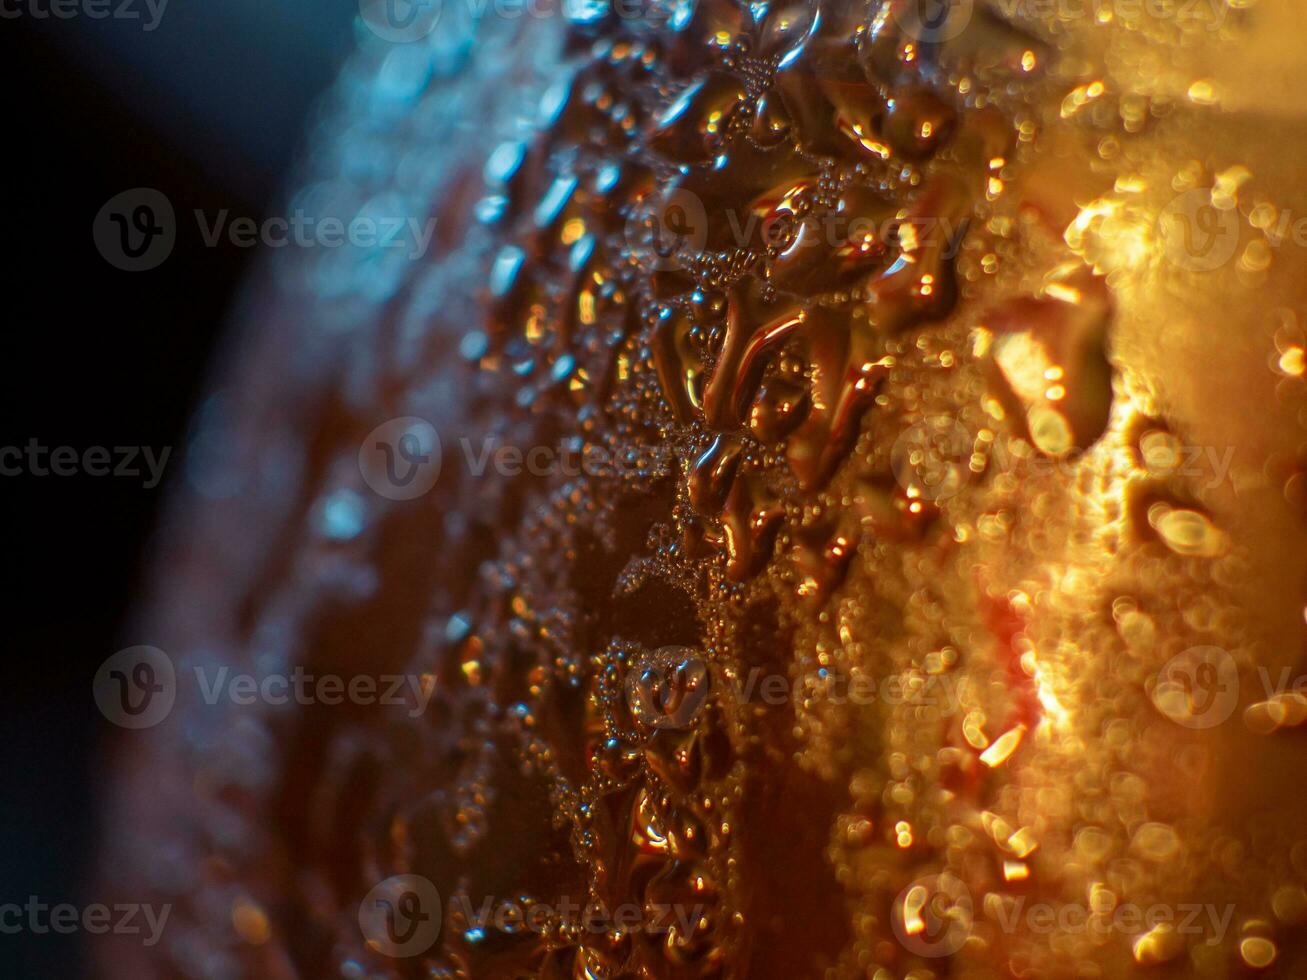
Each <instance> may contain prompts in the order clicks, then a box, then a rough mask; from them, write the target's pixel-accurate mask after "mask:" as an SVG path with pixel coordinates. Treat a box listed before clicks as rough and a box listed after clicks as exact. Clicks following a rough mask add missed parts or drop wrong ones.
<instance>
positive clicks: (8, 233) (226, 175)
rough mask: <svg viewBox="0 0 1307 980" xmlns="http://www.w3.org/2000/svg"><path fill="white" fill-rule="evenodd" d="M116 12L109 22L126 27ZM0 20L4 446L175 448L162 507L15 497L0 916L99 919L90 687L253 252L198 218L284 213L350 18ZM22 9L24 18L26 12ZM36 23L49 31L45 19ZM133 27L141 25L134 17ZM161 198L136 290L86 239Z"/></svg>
mask: <svg viewBox="0 0 1307 980" xmlns="http://www.w3.org/2000/svg"><path fill="white" fill-rule="evenodd" d="M119 2H120V0H112V4H111V6H114V7H116V6H117V4H118V3H119ZM28 3H29V0H0V7H2V8H3V9H4V10H5V11H7V12H12V11H14V10H22V11H24V12H25V13H24V15H23V16H20V17H17V18H14V19H0V80H2V81H3V85H4V92H5V99H4V111H3V116H0V120H2V122H0V125H2V126H3V130H4V138H3V146H4V149H3V150H0V187H2V188H3V190H2V191H0V193H2V194H3V201H4V209H3V219H4V220H3V226H2V227H3V237H2V238H0V241H2V242H3V245H0V248H2V249H3V258H4V264H3V275H2V276H0V283H2V284H3V287H2V288H3V293H2V294H0V323H2V324H3V327H2V328H0V363H2V364H4V366H5V367H6V368H7V370H6V371H5V380H4V381H3V383H2V384H0V447H5V446H25V445H26V444H27V443H28V442H29V440H31V439H33V438H35V439H36V440H37V441H38V442H39V443H40V444H41V445H43V446H47V447H50V448H54V447H58V446H72V447H74V448H75V449H77V450H78V453H79V457H80V454H81V452H82V451H83V450H85V449H86V448H88V447H91V446H107V447H113V446H122V445H131V446H150V447H153V448H154V449H155V450H156V452H157V451H158V450H161V449H162V448H163V447H166V446H170V447H172V450H173V452H172V455H171V456H170V457H169V460H168V467H167V470H166V475H165V478H164V481H163V484H162V485H161V486H160V487H156V488H154V489H145V488H144V486H143V485H142V484H143V482H144V481H143V480H142V479H129V478H122V477H119V478H114V477H111V476H106V477H91V476H86V475H79V476H65V477H59V476H54V475H50V476H45V477H39V476H34V475H22V476H0V495H2V498H0V499H2V500H3V507H2V508H0V515H2V516H0V522H2V523H0V532H2V534H3V537H2V538H0V549H2V550H0V554H3V581H2V582H0V596H2V597H3V599H2V600H0V601H3V603H4V608H5V610H6V617H5V619H6V627H7V628H6V630H5V639H6V647H7V650H6V651H5V659H4V673H3V677H4V683H3V685H0V692H2V693H0V746H3V753H4V755H3V763H0V766H2V767H3V771H2V772H0V828H2V829H3V841H2V842H0V905H2V904H5V903H8V902H16V903H18V904H20V905H21V904H25V903H26V901H27V897H28V896H29V895H36V896H38V897H39V899H40V901H42V902H44V903H46V904H47V905H55V904H59V903H61V902H72V903H75V904H77V905H79V907H80V906H84V905H85V904H87V903H89V902H93V901H95V896H94V895H91V894H88V893H87V890H86V889H87V885H88V882H87V877H88V872H89V871H90V869H91V868H92V867H93V856H94V847H95V841H96V836H97V833H98V822H97V813H96V810H97V796H98V793H99V783H98V779H99V774H98V773H97V772H96V762H97V756H96V753H95V744H96V740H97V738H98V737H99V736H100V735H101V733H102V728H103V726H105V725H107V722H105V721H104V720H103V719H102V718H101V717H100V715H99V714H98V712H97V711H96V708H95V705H94V702H93V700H92V697H91V679H92V677H93V676H94V673H95V670H96V668H97V667H98V666H99V664H100V663H101V662H102V661H103V660H104V659H105V658H106V657H108V656H109V655H110V654H112V653H113V652H115V651H116V650H117V649H119V647H120V646H123V645H127V644H126V643H125V642H123V638H122V637H121V635H120V632H119V631H120V624H121V622H122V619H123V616H124V612H125V611H126V610H127V609H128V608H130V607H131V605H132V603H133V602H134V601H135V600H136V598H137V595H138V590H139V587H140V583H141V580H142V575H141V572H142V562H143V558H144V555H145V553H146V549H147V548H148V544H149V535H150V531H151V529H152V526H153V524H154V522H155V519H156V515H157V513H158V508H159V505H160V503H161V501H162V500H163V499H164V497H165V494H166V492H167V486H168V482H169V480H171V479H172V478H174V477H175V475H176V474H177V473H178V472H179V471H180V467H179V462H180V457H181V452H182V445H183V436H184V433H185V431H186V425H187V421H188V418H189V414H190V412H191V410H192V408H193V407H194V406H195V405H196V403H197V400H198V397H199V394H200V392H201V390H202V386H203V383H204V379H205V377H206V366H207V364H208V362H209V359H210V358H211V356H212V354H213V351H214V348H215V343H216V341H217V339H218V337H219V335H220V333H221V331H222V328H223V326H224V321H225V317H226V315H227V311H228V310H229V309H230V307H231V305H232V303H233V300H234V297H235V294H236V291H237V289H238V287H239V284H240V283H241V281H242V277H243V276H244V275H245V273H246V271H247V270H248V269H249V267H250V265H251V263H252V262H254V261H257V260H258V258H259V254H258V252H257V251H256V250H242V249H238V248H236V247H234V246H232V245H231V244H230V243H226V242H224V243H223V244H220V245H219V246H218V247H216V248H207V247H205V246H204V243H203V241H202V239H201V238H200V236H199V234H198V231H197V229H196V226H195V223H194V222H193V221H189V220H183V217H184V216H189V215H190V214H191V211H192V209H194V208H202V209H204V210H205V211H206V212H214V211H218V210H220V209H222V208H228V209H230V212H231V215H232V216H233V217H236V216H240V215H248V216H250V217H253V218H255V219H256V220H257V219H259V218H262V217H265V216H267V215H269V214H273V213H276V208H277V206H278V203H279V201H280V200H281V197H282V193H283V191H284V190H285V187H284V185H283V181H284V180H285V179H286V174H287V172H288V171H289V169H290V168H291V166H292V165H293V163H294V162H295V160H296V155H297V153H298V152H299V148H300V146H301V130H302V122H303V119H304V117H305V115H306V113H307V112H308V110H309V109H310V107H311V106H312V104H313V100H314V99H315V98H316V97H317V96H318V95H319V94H320V93H321V92H322V90H323V89H324V88H325V87H326V86H327V85H328V84H330V82H331V79H332V77H333V76H334V73H335V71H336V69H337V67H338V66H339V63H340V62H341V60H342V59H343V57H344V56H345V54H346V53H347V52H348V50H349V48H350V46H351V44H352V37H353V30H354V26H353V22H354V20H355V17H356V15H357V7H356V6H354V5H353V4H352V3H350V2H349V0H329V2H323V0H275V2H270V0H200V2H195V0H173V2H172V3H170V4H169V5H168V7H167V8H165V10H164V13H163V16H162V18H161V20H160V23H159V27H158V28H157V29H156V30H154V31H152V32H145V31H144V30H143V29H142V27H143V21H135V22H133V21H127V20H114V19H108V20H91V19H88V18H87V17H85V16H80V17H77V18H74V19H70V20H62V21H60V20H52V19H46V20H40V19H36V18H33V17H32V16H31V15H30V12H28V11H29V7H28ZM19 4H21V5H19ZM40 8H41V9H48V5H47V3H46V2H45V0H40ZM135 8H136V9H138V10H141V11H142V13H143V14H144V11H145V8H144V4H143V3H142V2H141V0H137V2H136V4H135ZM136 187H153V188H157V189H159V190H160V191H162V192H163V193H164V194H166V195H167V196H168V198H169V199H170V200H171V201H172V204H173V206H174V208H175V210H176V213H177V215H178V219H179V220H178V235H177V244H176V248H175V250H174V251H173V253H172V254H171V256H170V257H169V258H168V260H167V261H166V262H164V263H163V265H161V266H160V267H159V268H157V269H154V270H152V271H148V272H140V273H128V272H121V271H118V270H117V269H114V268H113V267H111V266H110V265H109V264H108V263H107V262H105V261H104V259H103V258H102V257H101V256H100V254H99V253H98V252H97V251H96V249H95V246H94V243H93V241H92V236H91V225H92V221H93V219H94V218H95V216H96V214H97V212H99V210H100V208H101V207H102V206H103V205H104V203H105V202H106V201H107V200H108V199H109V198H111V197H113V196H114V195H115V194H117V193H119V192H121V191H124V190H127V189H130V188H136ZM88 975H90V974H89V967H88V966H87V964H86V962H85V959H84V957H83V956H82V940H81V939H80V938H79V937H78V936H77V935H73V936H60V935H54V934H47V935H36V934H33V933H31V932H28V931H24V932H22V933H19V934H17V935H12V936H7V935H0V976H5V977H21V978H28V977H34V978H44V977H58V978H64V977H79V976H88Z"/></svg>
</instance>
